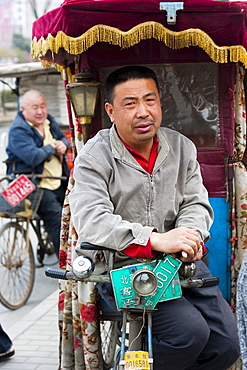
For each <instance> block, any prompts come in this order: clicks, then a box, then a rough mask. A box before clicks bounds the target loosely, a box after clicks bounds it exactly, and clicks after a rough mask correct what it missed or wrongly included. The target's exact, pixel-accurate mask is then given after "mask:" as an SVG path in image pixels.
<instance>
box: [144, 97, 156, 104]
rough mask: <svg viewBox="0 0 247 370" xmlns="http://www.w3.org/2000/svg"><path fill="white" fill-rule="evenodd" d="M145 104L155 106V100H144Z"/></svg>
mask: <svg viewBox="0 0 247 370" xmlns="http://www.w3.org/2000/svg"><path fill="white" fill-rule="evenodd" d="M146 103H147V104H148V105H153V104H155V103H156V99H155V98H148V99H147V100H146Z"/></svg>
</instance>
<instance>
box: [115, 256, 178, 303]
mask: <svg viewBox="0 0 247 370" xmlns="http://www.w3.org/2000/svg"><path fill="white" fill-rule="evenodd" d="M180 265H181V261H180V260H178V259H174V258H172V257H171V256H170V255H168V254H167V255H164V258H163V259H161V260H159V261H158V263H157V262H152V263H150V264H143V263H142V264H138V265H132V266H126V267H124V268H121V269H117V270H112V271H111V279H112V283H113V290H114V295H115V300H116V304H117V308H118V310H120V309H121V308H154V307H155V306H156V304H157V303H158V302H159V301H160V300H161V301H164V300H170V299H175V298H178V297H179V296H181V288H180V284H179V278H178V274H177V272H178V270H179V267H180ZM144 267H145V268H148V269H149V270H151V271H153V272H154V273H155V275H156V277H157V280H158V286H157V289H156V290H155V292H154V293H152V294H151V295H149V296H145V297H143V299H142V302H141V303H138V300H137V295H136V293H135V291H134V289H133V287H132V278H133V275H134V273H135V272H136V271H137V270H140V269H142V268H144ZM173 279H175V281H174V282H173V283H172V281H173Z"/></svg>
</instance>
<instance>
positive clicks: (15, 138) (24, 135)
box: [6, 90, 69, 255]
mask: <svg viewBox="0 0 247 370" xmlns="http://www.w3.org/2000/svg"><path fill="white" fill-rule="evenodd" d="M68 147H69V143H68V140H67V138H66V137H65V136H64V135H63V133H62V131H61V130H60V128H59V125H58V123H57V122H56V121H55V119H54V118H53V117H52V116H51V115H49V114H48V110H47V104H46V99H45V97H44V96H43V95H42V94H41V93H40V92H39V91H36V90H29V91H27V92H26V93H25V94H24V95H23V97H22V104H21V111H20V112H18V114H17V116H16V118H15V119H14V121H13V123H12V125H11V127H10V130H9V141H8V146H7V149H6V152H7V154H8V162H9V163H8V164H7V173H8V174H10V173H12V172H13V171H15V172H16V173H23V172H24V173H35V174H43V175H45V176H53V177H61V176H62V175H65V176H68V175H69V169H68V166H67V164H66V161H65V157H64V154H65V153H66V151H67V149H68ZM35 183H36V185H37V186H39V187H41V188H42V189H43V190H44V194H43V197H42V200H41V203H40V206H39V209H38V214H39V215H40V217H41V218H42V219H43V220H44V224H45V229H46V231H47V232H48V234H49V235H50V237H51V240H52V242H53V244H54V248H55V251H56V254H57V255H58V254H59V237H60V224H61V212H62V204H63V199H64V194H65V190H66V185H67V182H66V181H61V180H60V179H48V178H44V179H42V180H41V181H40V179H36V180H35Z"/></svg>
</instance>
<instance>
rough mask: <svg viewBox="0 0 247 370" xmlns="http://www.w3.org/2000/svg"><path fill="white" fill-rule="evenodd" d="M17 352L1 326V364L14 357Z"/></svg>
mask: <svg viewBox="0 0 247 370" xmlns="http://www.w3.org/2000/svg"><path fill="white" fill-rule="evenodd" d="M14 354H15V350H14V347H13V343H12V341H11V339H10V337H9V336H8V334H7V333H6V332H5V331H4V330H3V328H2V326H1V324H0V362H1V361H5V360H7V359H8V358H10V357H12V356H14Z"/></svg>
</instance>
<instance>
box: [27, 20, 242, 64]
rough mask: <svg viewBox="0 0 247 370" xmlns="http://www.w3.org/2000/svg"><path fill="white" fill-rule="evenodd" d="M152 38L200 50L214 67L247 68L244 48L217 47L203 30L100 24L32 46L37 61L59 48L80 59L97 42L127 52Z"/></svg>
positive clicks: (50, 36)
mask: <svg viewBox="0 0 247 370" xmlns="http://www.w3.org/2000/svg"><path fill="white" fill-rule="evenodd" d="M151 38H154V39H156V40H158V41H161V42H163V43H164V44H165V45H166V46H167V47H169V48H171V49H182V48H186V47H190V46H199V47H200V48H201V49H203V50H204V51H205V52H206V53H207V54H208V55H209V57H210V58H211V59H212V60H213V61H214V62H215V63H228V62H242V63H243V65H244V66H245V67H247V52H246V49H245V48H244V47H243V46H241V45H236V46H218V45H216V44H215V43H214V42H213V40H212V39H211V37H209V35H208V34H207V33H205V32H204V31H202V30H200V29H197V28H189V29H187V30H185V31H180V32H175V31H171V30H169V29H167V28H166V27H164V26H163V25H162V24H161V23H157V22H145V23H141V24H139V25H138V26H135V27H133V28H131V29H130V30H129V31H126V32H124V31H121V30H119V29H118V28H114V27H110V26H106V25H103V24H99V25H96V26H93V27H91V28H90V29H89V30H87V31H86V32H85V33H83V34H82V35H81V36H79V37H70V36H67V35H65V33H64V32H63V31H59V32H58V33H57V35H56V37H53V36H52V35H51V34H49V35H48V37H47V38H46V39H44V38H43V37H41V38H40V39H39V40H37V38H36V37H34V39H33V40H32V44H31V55H32V57H33V58H34V60H38V59H39V58H40V57H41V56H42V55H43V56H45V55H46V53H47V52H48V51H49V50H50V51H51V52H52V54H53V53H56V54H57V53H58V52H59V49H60V48H64V49H65V51H67V52H68V53H69V54H72V55H79V54H81V53H83V52H85V51H86V50H88V49H89V48H90V47H92V46H93V45H94V44H96V43H97V42H107V43H109V44H112V45H117V46H119V47H121V48H123V49H125V48H129V47H131V46H134V45H136V44H138V43H139V42H140V41H142V40H148V39H151ZM40 61H41V63H42V64H43V66H44V67H49V66H50V65H51V64H52V63H49V62H46V61H42V60H40ZM56 68H57V69H58V70H61V69H62V67H61V66H59V65H56Z"/></svg>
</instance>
